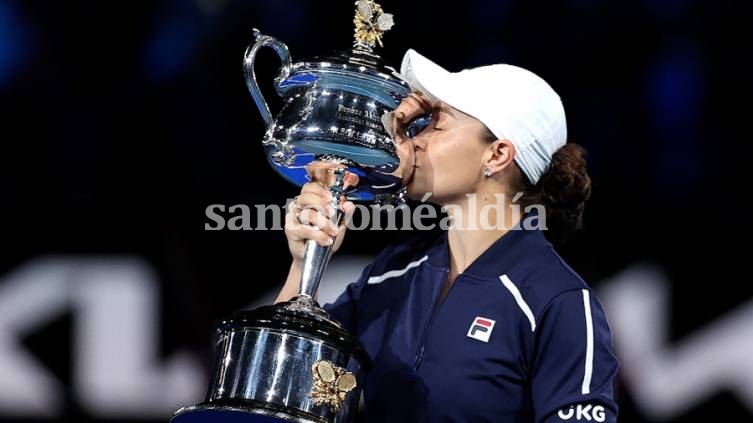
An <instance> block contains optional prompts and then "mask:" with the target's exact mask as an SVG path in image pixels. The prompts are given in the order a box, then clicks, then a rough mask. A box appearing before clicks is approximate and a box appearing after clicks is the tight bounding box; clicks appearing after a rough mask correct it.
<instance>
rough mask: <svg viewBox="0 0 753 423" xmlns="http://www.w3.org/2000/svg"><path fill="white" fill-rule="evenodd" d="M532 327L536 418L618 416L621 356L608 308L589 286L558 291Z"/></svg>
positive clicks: (612, 418)
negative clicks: (616, 384)
mask: <svg viewBox="0 0 753 423" xmlns="http://www.w3.org/2000/svg"><path fill="white" fill-rule="evenodd" d="M538 321H539V325H538V327H537V328H536V332H535V333H534V344H533V360H532V367H531V394H532V398H533V407H534V414H535V416H536V419H535V420H536V422H541V423H553V422H579V421H581V422H583V421H585V422H588V421H593V422H616V421H617V414H618V411H619V410H618V406H617V404H616V403H615V401H614V392H613V383H614V379H615V377H616V375H617V372H618V370H619V362H618V360H617V358H616V357H615V355H614V353H613V351H612V335H611V331H610V329H609V323H608V321H607V316H606V313H605V312H604V309H603V308H602V306H601V304H600V303H599V301H598V299H597V298H596V296H595V294H594V293H593V292H592V291H591V290H589V289H577V290H571V291H566V292H564V293H561V294H559V295H558V296H557V297H555V298H554V299H553V300H552V301H550V303H549V304H548V306H547V307H546V308H545V310H544V311H543V312H542V314H541V316H540V317H539V319H538Z"/></svg>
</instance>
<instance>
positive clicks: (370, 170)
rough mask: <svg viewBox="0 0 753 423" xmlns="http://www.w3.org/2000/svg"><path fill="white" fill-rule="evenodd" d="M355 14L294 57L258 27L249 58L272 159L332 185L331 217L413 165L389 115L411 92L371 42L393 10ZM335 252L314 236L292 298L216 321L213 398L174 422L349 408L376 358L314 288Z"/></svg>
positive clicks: (383, 197) (284, 171)
mask: <svg viewBox="0 0 753 423" xmlns="http://www.w3.org/2000/svg"><path fill="white" fill-rule="evenodd" d="M354 23H355V26H356V27H355V42H354V44H353V47H352V49H349V50H347V51H346V52H341V53H339V54H335V55H333V56H331V57H326V58H316V59H315V60H313V61H305V62H300V63H295V64H292V62H291V58H290V54H289V52H288V48H287V46H286V45H285V44H283V43H282V42H280V41H279V40H277V39H275V38H273V37H270V36H266V35H262V34H260V33H259V32H258V31H256V30H255V31H254V35H255V38H256V39H255V42H254V43H252V44H251V45H250V46H249V48H248V49H247V50H246V54H245V59H244V70H245V76H246V83H247V85H248V89H249V91H250V92H251V96H252V97H253V99H254V101H255V103H256V105H257V107H258V108H259V111H260V112H261V115H262V118H263V119H264V122H265V123H266V127H267V129H266V133H265V134H264V138H263V142H262V143H263V146H264V150H265V152H266V155H267V158H268V161H269V163H270V164H271V165H272V167H273V168H274V169H275V170H276V171H277V172H278V173H279V174H280V175H282V176H283V177H284V178H285V179H287V180H288V181H290V182H292V183H294V184H295V185H297V186H301V185H303V184H304V183H306V182H308V181H310V180H315V181H317V182H319V183H322V184H324V185H325V186H327V187H329V189H330V192H331V193H332V197H333V198H332V203H331V205H332V206H333V207H335V209H336V210H337V213H336V216H335V219H336V223H339V220H340V219H341V218H342V212H341V211H340V209H339V207H338V206H339V204H340V201H341V199H342V198H343V197H345V198H347V199H349V200H351V201H359V202H379V203H386V202H389V203H396V202H400V200H401V195H402V193H403V191H404V185H405V181H408V180H409V179H410V177H411V175H412V172H413V156H412V154H413V150H412V146H410V145H405V146H399V145H396V144H395V143H394V142H393V139H392V138H391V137H390V135H389V134H387V133H386V131H385V129H384V126H383V124H382V117H383V116H384V115H385V113H387V112H389V111H392V110H393V109H395V108H396V107H397V105H398V104H399V103H400V101H401V100H402V99H403V98H404V97H406V96H407V95H408V94H409V92H410V88H409V86H408V84H407V83H406V82H405V81H403V80H402V79H401V78H400V77H399V75H398V74H397V72H396V71H395V70H394V69H393V68H391V67H388V66H386V65H384V64H383V63H382V61H381V59H380V57H379V56H378V55H377V54H375V53H374V48H375V47H376V45H377V44H380V45H381V37H382V35H383V34H384V32H385V31H387V30H389V29H390V27H391V26H392V23H393V21H392V15H390V14H387V13H383V11H382V9H381V7H380V6H379V5H378V4H376V3H374V2H373V1H372V0H361V1H358V2H356V13H355V18H354ZM263 47H271V48H273V49H274V50H275V51H276V52H277V54H278V55H279V57H280V59H281V60H282V67H281V69H280V73H279V76H278V77H277V78H276V79H275V84H274V86H275V88H276V91H277V93H278V94H279V95H280V96H281V97H282V99H283V102H284V105H283V107H282V109H281V110H280V112H279V113H278V115H277V117H274V116H272V113H271V112H270V111H269V107H268V106H267V103H266V101H265V100H264V97H263V96H262V94H261V91H260V89H259V86H258V84H257V82H256V77H255V74H254V61H255V57H256V54H257V52H258V51H259V50H260V49H261V48H263ZM353 175H355V176H357V178H354V177H353ZM346 181H357V183H349V184H346ZM330 256H331V247H322V246H319V245H318V244H317V243H316V242H315V241H311V240H310V241H308V242H307V244H306V248H305V253H304V263H303V272H302V278H301V285H300V291H299V295H298V296H297V297H296V298H294V299H293V300H291V301H289V302H285V303H279V304H275V305H270V306H264V307H260V308H257V309H254V310H246V311H240V312H238V313H236V314H234V315H233V316H232V317H231V318H229V319H227V320H225V321H223V322H222V323H221V324H220V326H219V328H218V332H217V343H216V350H215V359H216V362H215V366H214V374H213V378H212V381H211V382H210V386H209V390H208V394H207V398H206V401H205V402H203V403H201V404H198V405H194V406H189V407H184V408H182V409H180V410H178V411H177V412H176V413H175V414H174V415H173V418H172V421H173V422H174V423H191V422H209V421H233V422H235V421H238V422H241V421H243V422H246V421H254V422H255V421H270V422H272V421H275V422H276V421H285V422H317V423H324V422H347V421H352V420H353V418H354V416H355V413H356V411H357V408H358V403H359V399H360V391H361V384H362V381H363V374H364V372H365V371H366V370H367V369H368V367H369V366H370V359H369V356H368V354H367V353H366V352H365V350H364V349H363V347H362V346H361V344H360V343H359V342H358V340H357V339H356V338H355V337H354V336H353V335H351V334H349V333H348V332H347V331H345V330H344V329H343V328H342V327H341V326H340V324H339V323H338V322H337V321H335V320H334V319H333V318H332V317H330V316H329V315H328V314H327V313H326V312H325V311H324V309H322V308H321V307H320V306H319V304H318V303H317V302H316V300H315V298H316V292H317V288H318V286H319V282H320V280H321V278H322V275H323V273H324V271H325V268H326V266H327V263H328V261H329V259H330Z"/></svg>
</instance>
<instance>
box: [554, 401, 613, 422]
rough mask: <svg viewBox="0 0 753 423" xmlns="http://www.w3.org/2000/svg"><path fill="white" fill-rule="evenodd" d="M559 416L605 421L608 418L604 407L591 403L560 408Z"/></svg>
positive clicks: (565, 418)
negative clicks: (564, 408)
mask: <svg viewBox="0 0 753 423" xmlns="http://www.w3.org/2000/svg"><path fill="white" fill-rule="evenodd" d="M557 416H559V418H561V419H562V420H570V419H572V418H573V417H575V420H586V421H589V422H590V421H591V420H593V421H596V422H603V421H604V420H606V419H607V416H606V412H605V410H604V407H602V406H600V405H597V406H596V407H594V406H593V405H591V404H585V405H584V404H578V405H577V406H574V405H571V406H570V408H569V409H568V410H560V411H558V412H557Z"/></svg>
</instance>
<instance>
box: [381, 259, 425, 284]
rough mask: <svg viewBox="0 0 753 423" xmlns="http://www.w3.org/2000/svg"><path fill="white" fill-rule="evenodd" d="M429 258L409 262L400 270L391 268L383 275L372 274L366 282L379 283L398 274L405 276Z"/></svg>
mask: <svg viewBox="0 0 753 423" xmlns="http://www.w3.org/2000/svg"><path fill="white" fill-rule="evenodd" d="M428 258H429V256H423V257H422V258H421V259H419V260H416V261H413V262H411V263H409V264H408V265H407V266H405V267H404V268H403V269H400V270H390V271H389V272H387V273H385V274H383V275H379V276H372V277H370V278H369V280H368V281H366V283H367V284H369V285H374V284H377V283H382V282H384V281H386V280H387V279H390V278H396V277H398V276H403V275H404V274H405V273H407V272H408V271H409V270H411V269H413V268H414V267H418V266H420V265H421V263H423V262H424V261H426V259H428Z"/></svg>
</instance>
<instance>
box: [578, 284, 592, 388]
mask: <svg viewBox="0 0 753 423" xmlns="http://www.w3.org/2000/svg"><path fill="white" fill-rule="evenodd" d="M583 309H584V310H585V313H586V369H585V371H584V373H583V385H581V388H580V392H581V393H582V394H583V395H587V394H589V393H590V392H591V375H592V373H593V366H594V324H593V319H592V318H591V298H590V295H589V293H588V290H587V289H584V290H583Z"/></svg>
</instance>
